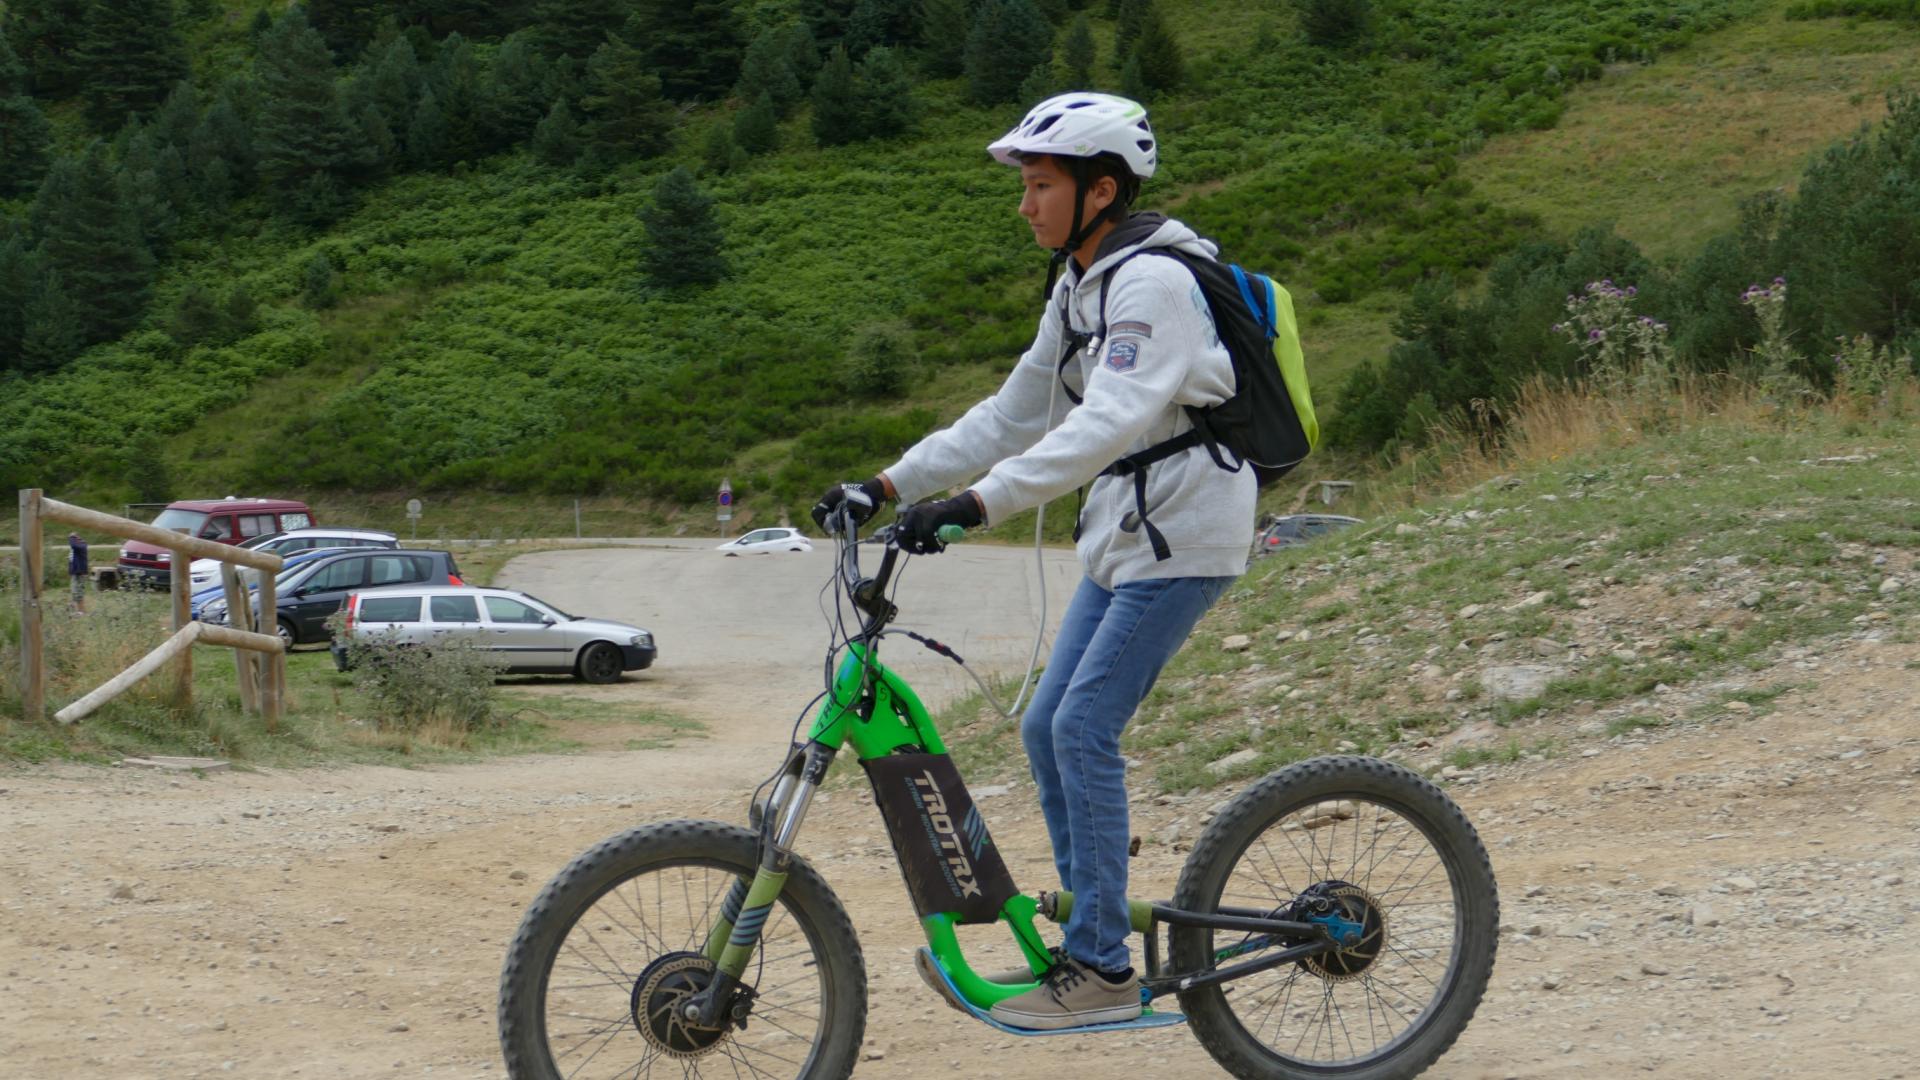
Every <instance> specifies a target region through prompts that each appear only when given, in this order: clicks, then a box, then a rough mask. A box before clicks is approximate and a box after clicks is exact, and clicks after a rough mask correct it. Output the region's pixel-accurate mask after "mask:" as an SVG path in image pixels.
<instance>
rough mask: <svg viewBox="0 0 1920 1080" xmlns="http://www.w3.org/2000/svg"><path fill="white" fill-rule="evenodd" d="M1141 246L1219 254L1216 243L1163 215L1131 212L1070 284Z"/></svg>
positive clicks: (1097, 272) (1209, 256) (1108, 266)
mask: <svg viewBox="0 0 1920 1080" xmlns="http://www.w3.org/2000/svg"><path fill="white" fill-rule="evenodd" d="M1143 248H1174V249H1176V250H1178V251H1182V252H1185V253H1186V254H1188V255H1198V256H1200V257H1202V258H1207V259H1212V258H1215V257H1217V256H1218V255H1219V254H1220V248H1219V246H1218V245H1216V244H1215V243H1214V242H1213V241H1211V240H1207V239H1203V238H1202V237H1201V236H1200V234H1199V233H1196V232H1194V231H1193V230H1192V229H1189V228H1187V227H1186V226H1185V225H1183V224H1181V223H1180V222H1178V221H1175V220H1174V219H1172V218H1170V217H1168V216H1166V215H1165V214H1156V213H1150V212H1149V213H1142V214H1134V215H1133V216H1131V217H1129V218H1127V220H1125V221H1123V222H1121V223H1120V226H1119V227H1118V228H1116V229H1114V230H1113V231H1112V232H1110V233H1108V234H1107V235H1106V238H1105V239H1103V240H1101V241H1100V247H1099V248H1098V249H1097V250H1096V251H1095V252H1094V253H1093V263H1092V264H1091V265H1089V266H1088V267H1087V270H1086V273H1084V274H1080V275H1078V276H1076V277H1075V278H1074V279H1073V284H1074V286H1075V287H1078V286H1079V285H1080V284H1082V283H1084V282H1088V281H1092V280H1093V279H1095V278H1097V277H1099V276H1100V275H1101V274H1104V273H1106V272H1107V271H1108V270H1110V269H1112V268H1113V264H1114V263H1117V262H1119V261H1120V260H1121V259H1123V258H1125V257H1127V256H1128V255H1130V254H1132V253H1133V252H1135V251H1138V250H1141V249H1143Z"/></svg>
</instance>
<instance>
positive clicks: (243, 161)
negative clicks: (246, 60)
mask: <svg viewBox="0 0 1920 1080" xmlns="http://www.w3.org/2000/svg"><path fill="white" fill-rule="evenodd" d="M237 99H238V89H237V88H235V87H233V86H228V87H227V88H226V89H223V90H222V91H221V93H220V97H219V98H218V99H217V100H215V101H214V103H213V104H212V105H211V106H209V107H208V109H207V111H206V114H205V115H204V116H202V117H201V118H200V123H199V126H197V127H195V128H194V129H193V137H192V138H190V139H188V140H187V172H188V173H190V174H192V175H193V176H194V177H196V178H198V179H202V180H204V179H205V178H206V177H207V176H209V175H211V173H212V169H213V165H214V163H215V162H219V163H220V164H221V165H222V166H223V168H224V171H225V173H226V180H227V183H228V184H229V185H230V187H229V188H228V191H227V194H228V196H229V197H231V196H234V195H238V194H239V193H240V192H241V191H243V190H245V189H247V188H250V187H252V186H253V175H254V163H255V156H254V152H253V130H252V129H251V128H250V127H249V126H248V125H247V122H246V120H245V118H244V117H243V116H242V114H241V110H240V106H239V104H238V103H237Z"/></svg>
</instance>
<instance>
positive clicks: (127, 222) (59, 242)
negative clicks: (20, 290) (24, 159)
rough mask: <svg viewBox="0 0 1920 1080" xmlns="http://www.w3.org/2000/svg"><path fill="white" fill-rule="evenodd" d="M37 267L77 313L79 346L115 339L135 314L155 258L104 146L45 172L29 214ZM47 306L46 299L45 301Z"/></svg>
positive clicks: (93, 147) (96, 143) (98, 145)
mask: <svg viewBox="0 0 1920 1080" xmlns="http://www.w3.org/2000/svg"><path fill="white" fill-rule="evenodd" d="M30 219H31V220H32V222H33V223H34V224H33V226H32V227H33V231H34V235H35V236H36V237H37V238H38V240H39V243H40V255H41V260H42V264H43V265H44V266H45V268H46V270H47V272H48V273H49V274H50V275H57V276H58V277H59V279H60V281H61V282H62V285H61V287H60V289H59V290H58V292H59V293H60V294H61V296H62V297H63V298H64V301H65V302H70V303H72V304H73V306H74V308H75V310H76V311H77V312H78V315H77V322H78V326H79V328H80V342H81V344H83V345H91V344H93V343H94V342H98V341H106V340H108V339H110V338H115V337H118V336H119V335H120V334H121V333H122V332H124V331H125V330H126V329H127V328H128V327H130V326H132V325H133V323H134V321H135V320H136V319H138V318H139V317H140V311H141V309H142V308H143V307H144V306H145V305H146V301H147V289H148V286H149V284H150V283H151V281H152V276H153V255H152V253H151V252H150V251H148V250H147V245H146V244H145V243H144V242H143V241H142V240H141V237H140V232H139V225H138V223H137V222H136V220H135V218H134V214H133V211H132V209H131V208H130V207H129V206H128V205H127V204H126V202H125V201H124V199H123V197H122V189H121V185H120V184H119V183H117V182H116V177H115V176H114V172H113V168H112V165H111V164H110V162H109V161H108V158H107V147H106V144H105V143H102V142H101V141H99V140H97V139H96V140H94V142H93V144H92V145H91V146H89V147H88V148H87V151H86V153H85V154H83V155H82V156H81V157H80V158H79V159H78V160H75V159H70V158H69V159H62V160H60V161H59V162H57V163H56V164H55V165H54V167H53V168H52V169H51V170H49V171H48V173H47V180H46V182H45V183H44V184H42V185H41V186H40V195H39V197H38V198H37V199H36V200H35V202H34V207H33V210H32V212H31V214H30ZM50 302H51V301H50Z"/></svg>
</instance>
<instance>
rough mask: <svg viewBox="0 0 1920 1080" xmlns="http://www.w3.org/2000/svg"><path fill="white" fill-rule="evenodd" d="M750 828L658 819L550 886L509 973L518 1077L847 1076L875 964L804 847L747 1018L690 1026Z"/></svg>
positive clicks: (506, 1013)
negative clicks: (691, 1006) (686, 1013)
mask: <svg viewBox="0 0 1920 1080" xmlns="http://www.w3.org/2000/svg"><path fill="white" fill-rule="evenodd" d="M758 863H759V841H758V839H757V838H756V837H755V836H754V834H753V833H750V832H748V831H747V830H745V829H741V828H737V827H735V826H731V825H723V824H720V823H718V822H712V821H669V822H664V823H662V824H658V825H647V826H642V827H640V828H637V829H632V830H630V831H628V832H625V833H621V834H620V835H618V836H614V837H611V838H609V839H607V840H604V841H602V842H600V843H599V844H597V845H595V846H594V847H593V848H592V849H590V850H588V851H587V852H585V853H584V854H582V855H580V856H579V857H578V858H576V859H574V860H573V862H572V863H570V864H568V865H567V867H566V869H564V870H562V871H561V872H560V873H559V875H558V876H556V877H555V878H554V879H553V880H552V881H551V882H549V883H548V884H547V887H546V888H545V889H542V890H541V892H540V895H539V896H538V897H537V898H536V899H535V900H534V902H533V905H532V906H531V907H529V908H528V909H527V914H526V916H525V918H523V919H522V920H521V922H520V930H519V932H518V933H517V934H515V935H514V939H513V944H512V945H511V946H510V947H509V948H508V950H507V962H506V968H505V970H504V971H503V972H502V973H501V976H500V1044H501V1048H502V1050H503V1051H504V1052H505V1054H506V1060H507V1075H508V1076H510V1077H512V1078H513V1080H558V1078H560V1077H568V1078H570V1080H572V1078H579V1080H592V1078H614V1077H622V1078H631V1080H645V1078H648V1077H656V1076H657V1077H675V1078H681V1077H686V1076H709V1075H710V1076H726V1077H733V1076H743V1077H756V1078H762V1080H773V1078H775V1077H781V1078H785V1077H792V1078H795V1080H845V1078H846V1077H847V1076H848V1075H849V1074H851V1073H852V1072H853V1065H854V1059H855V1056H856V1055H857V1054H858V1052H859V1049H860V1040H861V1037H862V1035H863V1033H864V1031H865V1028H866V1015H867V979H866V965H865V961H864V960H863V959H862V957H861V954H860V942H859V940H858V939H857V938H856V937H855V936H854V933H853V924H852V922H850V921H849V920H848V918H847V912H846V909H845V908H843V907H841V906H840V901H839V899H838V898H836V897H835V896H834V895H833V891H832V890H831V889H829V888H828V887H827V885H826V882H824V881H822V880H821V879H820V875H819V874H817V873H815V872H814V870H813V868H812V867H810V866H808V865H807V864H806V863H805V862H802V861H801V860H799V859H795V860H794V861H793V865H792V872H791V874H790V876H789V877H788V878H787V882H786V886H785V888H783V889H782V890H781V892H780V898H779V900H778V902H777V903H776V904H775V905H774V909H773V912H772V913H771V915H770V916H769V917H768V918H767V920H766V922H765V924H764V926H763V929H762V931H761V938H760V946H759V948H758V950H757V951H756V952H755V954H754V957H753V959H752V961H750V962H749V963H748V965H747V969H746V971H745V972H743V973H742V974H741V982H742V983H743V984H744V985H745V986H746V987H747V988H748V990H749V991H750V992H751V998H750V1000H751V1011H750V1012H748V1013H747V1015H746V1017H745V1019H744V1022H742V1023H739V1024H732V1025H727V1026H725V1027H723V1028H721V1029H705V1028H690V1027H686V1026H684V1025H681V1024H680V1023H678V1022H677V1021H676V1020H675V1019H674V1010H673V1009H672V1008H671V1006H672V1004H673V1003H674V1002H675V1001H677V1000H680V999H681V998H683V997H685V996H686V995H688V994H691V993H697V992H699V990H701V989H704V988H705V987H706V986H707V985H708V984H709V983H710V982H711V981H712V976H713V971H714V967H713V964H712V963H711V962H709V961H708V960H707V959H706V957H705V956H703V955H702V947H703V946H704V945H705V944H706V941H707V936H708V933H709V932H710V931H711V930H712V928H713V924H714V922H715V920H716V918H717V917H718V915H719V913H720V908H721V905H722V903H723V901H724V900H725V898H726V895H727V892H728V890H729V889H730V888H731V887H732V886H733V883H734V882H735V881H736V880H740V879H746V880H751V879H752V877H753V874H754V870H755V867H756V866H757V865H758Z"/></svg>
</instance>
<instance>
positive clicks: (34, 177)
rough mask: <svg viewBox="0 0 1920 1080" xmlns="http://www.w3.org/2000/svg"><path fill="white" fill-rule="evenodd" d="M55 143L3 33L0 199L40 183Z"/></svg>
mask: <svg viewBox="0 0 1920 1080" xmlns="http://www.w3.org/2000/svg"><path fill="white" fill-rule="evenodd" d="M52 144H53V125H52V124H50V123H48V122H47V116H46V114H45V113H43V112H41V111H40V106H39V105H37V104H35V103H34V100H33V99H32V98H31V97H28V96H27V73H26V68H25V66H24V65H22V64H21V63H20V60H19V58H18V57H16V56H15V55H14V54H13V48H12V47H11V46H10V45H8V44H7V36H6V35H5V34H0V199H6V198H12V197H14V196H16V195H24V194H26V193H27V192H29V191H32V190H33V189H34V188H36V187H38V186H39V184H40V179H41V178H42V177H44V176H45V175H46V174H47V149H48V147H50V146H51V145H52Z"/></svg>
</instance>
